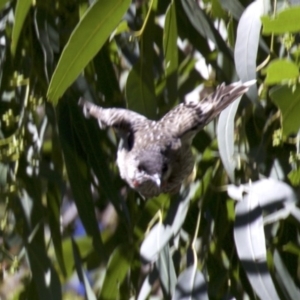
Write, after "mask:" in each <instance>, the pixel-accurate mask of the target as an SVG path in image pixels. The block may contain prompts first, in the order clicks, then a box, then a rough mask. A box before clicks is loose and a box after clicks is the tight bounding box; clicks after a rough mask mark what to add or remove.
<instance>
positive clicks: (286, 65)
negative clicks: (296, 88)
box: [264, 59, 299, 84]
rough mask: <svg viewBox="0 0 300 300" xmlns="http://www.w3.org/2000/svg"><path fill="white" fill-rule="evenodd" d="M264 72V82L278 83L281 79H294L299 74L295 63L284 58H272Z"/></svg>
mask: <svg viewBox="0 0 300 300" xmlns="http://www.w3.org/2000/svg"><path fill="white" fill-rule="evenodd" d="M264 73H265V74H267V77H266V79H265V83H266V84H275V83H280V82H282V81H283V80H289V79H296V77H298V76H299V70H298V67H297V65H295V64H294V63H293V62H291V61H289V60H286V59H275V60H273V61H272V62H271V63H270V64H269V65H268V67H267V68H266V70H264Z"/></svg>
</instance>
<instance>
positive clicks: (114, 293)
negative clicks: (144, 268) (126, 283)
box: [99, 245, 133, 299]
mask: <svg viewBox="0 0 300 300" xmlns="http://www.w3.org/2000/svg"><path fill="white" fill-rule="evenodd" d="M132 255H133V249H132V248H130V246H129V245H121V246H119V247H118V248H117V249H116V250H115V251H114V252H113V253H112V255H111V256H110V259H109V262H108V267H107V271H106V275H105V278H104V282H103V286H102V290H101V293H100V297H99V299H120V295H119V292H120V289H119V287H120V285H121V283H122V282H123V280H124V278H125V276H126V274H127V272H128V270H129V269H130V266H131V259H132Z"/></svg>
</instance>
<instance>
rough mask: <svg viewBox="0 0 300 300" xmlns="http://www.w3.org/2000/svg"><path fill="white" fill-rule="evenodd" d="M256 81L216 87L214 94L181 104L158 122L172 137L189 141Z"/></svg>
mask: <svg viewBox="0 0 300 300" xmlns="http://www.w3.org/2000/svg"><path fill="white" fill-rule="evenodd" d="M255 82H256V81H255V80H251V81H248V82H245V83H242V82H235V83H232V84H230V85H227V86H225V84H222V85H220V86H218V87H217V89H216V90H215V92H214V93H212V94H211V95H209V96H207V97H205V98H204V99H203V100H201V101H189V102H185V103H181V104H179V105H178V106H176V107H175V108H174V109H172V110H171V111H170V112H169V113H167V114H166V115H165V116H164V117H163V118H162V119H161V120H160V122H161V123H163V124H166V126H168V127H169V128H170V130H171V131H172V134H173V136H176V137H178V138H180V139H181V140H186V141H190V142H191V140H192V139H193V137H194V136H195V135H196V133H197V132H198V131H200V130H201V129H202V128H203V127H204V126H205V125H206V124H208V123H209V122H210V121H211V120H213V119H214V118H215V117H216V116H217V115H219V114H220V113H221V111H222V110H224V109H225V108H226V107H227V106H228V105H229V104H231V103H232V102H233V101H234V100H236V99H237V98H238V97H239V96H241V95H243V94H244V93H246V92H247V91H248V89H249V87H250V86H251V85H253V84H254V83H255Z"/></svg>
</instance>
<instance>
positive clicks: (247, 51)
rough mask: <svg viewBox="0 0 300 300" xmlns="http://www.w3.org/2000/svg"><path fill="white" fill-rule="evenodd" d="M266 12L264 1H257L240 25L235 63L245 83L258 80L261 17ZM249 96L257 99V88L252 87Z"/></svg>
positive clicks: (252, 4) (249, 7)
mask: <svg viewBox="0 0 300 300" xmlns="http://www.w3.org/2000/svg"><path fill="white" fill-rule="evenodd" d="M264 11H265V8H264V5H263V1H262V0H256V1H255V2H253V3H251V4H250V5H249V6H248V7H247V8H246V9H245V11H244V13H243V15H242V17H241V19H240V21H239V25H238V29H237V38H236V43H235V48H234V62H235V67H236V71H237V73H238V76H239V78H240V79H241V80H242V81H243V82H244V81H248V80H251V79H255V78H256V57H257V50H258V44H259V38H260V28H261V22H260V16H261V15H263V13H264ZM247 95H248V96H249V97H250V99H251V100H252V101H255V100H256V98H257V87H256V85H253V86H251V87H250V89H249V91H248V93H247Z"/></svg>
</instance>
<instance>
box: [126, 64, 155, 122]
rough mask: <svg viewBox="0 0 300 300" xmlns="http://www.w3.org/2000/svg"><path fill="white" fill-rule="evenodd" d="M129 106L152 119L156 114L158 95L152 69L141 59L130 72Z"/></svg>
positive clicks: (127, 91) (127, 84) (127, 85)
mask: <svg viewBox="0 0 300 300" xmlns="http://www.w3.org/2000/svg"><path fill="white" fill-rule="evenodd" d="M126 99H127V107H128V109H131V110H133V111H136V112H138V113H140V114H142V115H144V116H147V117H148V118H150V119H154V118H155V116H156V97H155V94H154V84H153V74H152V70H148V69H146V68H145V67H144V63H143V62H141V61H139V62H138V63H137V64H136V65H135V66H134V67H133V68H132V69H131V71H130V72H129V75H128V78H127V82H126Z"/></svg>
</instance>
